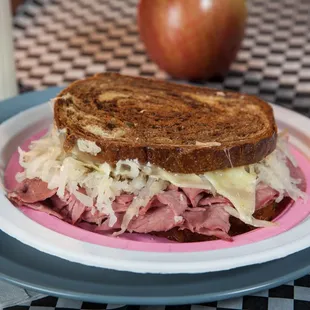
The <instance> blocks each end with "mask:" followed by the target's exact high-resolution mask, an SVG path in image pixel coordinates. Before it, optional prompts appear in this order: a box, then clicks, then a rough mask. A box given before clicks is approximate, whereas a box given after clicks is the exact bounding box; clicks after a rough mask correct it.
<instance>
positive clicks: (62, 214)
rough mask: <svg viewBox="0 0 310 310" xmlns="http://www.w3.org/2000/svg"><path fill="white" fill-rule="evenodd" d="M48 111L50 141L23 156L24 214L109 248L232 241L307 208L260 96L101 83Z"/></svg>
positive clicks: (102, 79) (67, 92)
mask: <svg viewBox="0 0 310 310" xmlns="http://www.w3.org/2000/svg"><path fill="white" fill-rule="evenodd" d="M52 101H53V112H54V122H53V125H52V127H51V129H50V130H49V131H48V132H47V133H46V135H44V136H43V137H41V138H40V139H39V140H36V141H33V142H32V143H31V145H30V146H29V149H28V150H21V149H19V155H20V157H19V163H20V165H21V167H23V171H22V172H20V173H18V174H17V175H16V179H17V180H18V182H19V184H18V186H17V188H15V189H14V190H13V191H10V192H8V194H7V195H8V198H9V199H10V200H11V201H12V202H13V203H14V204H15V205H16V206H18V207H19V206H26V207H29V208H32V209H35V210H39V211H42V212H46V213H48V214H50V215H51V216H56V217H58V218H59V219H61V220H64V221H66V222H69V223H70V224H72V225H77V226H79V227H81V228H83V229H88V230H90V231H93V232H98V233H101V234H106V235H109V236H114V237H120V236H121V235H122V234H124V233H126V234H128V233H129V234H135V233H137V234H149V235H152V236H160V237H164V238H168V239H171V240H174V241H178V242H192V241H206V240H213V239H223V240H227V241H232V240H233V238H232V237H233V236H235V235H237V234H240V233H244V232H247V231H250V230H252V229H256V228H263V227H269V226H273V225H276V224H275V223H274V222H273V220H274V219H275V218H276V217H277V216H278V215H279V214H280V213H281V212H282V211H283V210H284V209H285V208H286V207H288V206H289V205H291V202H292V201H296V200H297V199H305V198H306V194H305V181H304V177H303V174H302V171H301V170H300V168H299V167H298V166H297V163H296V161H295V159H294V157H293V156H292V154H291V153H290V151H289V145H288V136H287V134H285V133H280V134H278V130H277V126H276V123H275V119H274V115H273V110H272V107H271V106H269V105H268V104H267V103H266V102H264V101H263V100H261V99H259V98H257V97H255V96H249V95H244V94H238V93H234V92H228V91H218V90H214V89H209V88H206V87H194V86H187V85H181V84H173V83H169V82H166V81H159V80H152V79H145V78H140V77H129V76H123V75H119V74H115V73H105V74H97V75H95V76H93V77H90V78H86V79H84V80H78V81H75V82H73V83H72V84H71V85H69V86H68V87H66V88H65V89H64V90H62V91H61V92H60V93H59V94H58V95H57V97H56V98H54V99H53V100H52Z"/></svg>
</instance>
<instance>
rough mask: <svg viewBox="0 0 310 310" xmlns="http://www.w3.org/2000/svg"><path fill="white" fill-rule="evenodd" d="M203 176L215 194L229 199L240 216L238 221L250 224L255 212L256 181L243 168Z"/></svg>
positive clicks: (252, 175)
mask: <svg viewBox="0 0 310 310" xmlns="http://www.w3.org/2000/svg"><path fill="white" fill-rule="evenodd" d="M204 176H205V177H206V178H207V179H208V180H209V182H210V183H211V184H212V185H213V186H214V188H215V190H216V192H217V193H218V194H220V195H222V196H224V197H225V198H227V199H229V200H230V201H231V203H232V204H233V205H234V207H235V208H236V210H237V211H238V213H239V215H240V219H241V220H242V221H243V222H245V223H247V224H252V215H253V213H254V211H255V192H256V190H255V189H256V179H257V176H256V174H255V173H249V172H247V171H246V170H245V168H244V167H238V168H231V169H226V170H220V171H214V172H207V173H205V174H204Z"/></svg>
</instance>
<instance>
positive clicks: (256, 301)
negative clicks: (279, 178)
mask: <svg viewBox="0 0 310 310" xmlns="http://www.w3.org/2000/svg"><path fill="white" fill-rule="evenodd" d="M0 1H2V0H0ZM136 5H137V0H101V1H100V0H74V1H61V0H28V1H26V2H25V4H24V5H22V6H21V7H20V9H19V11H18V14H17V16H16V17H15V21H14V24H15V30H14V37H15V49H16V64H17V76H18V79H19V83H20V85H21V89H22V90H28V89H41V88H45V87H48V86H54V85H63V84H66V83H69V82H71V81H73V80H75V79H79V78H83V77H85V76H90V75H93V74H95V73H98V72H104V71H115V72H120V73H123V74H129V75H141V76H150V77H157V78H161V79H169V77H168V75H167V74H165V73H164V72H162V71H161V70H159V69H158V67H157V66H156V65H155V64H154V63H152V62H151V60H150V59H149V58H148V56H147V55H146V53H145V50H144V47H143V44H142V43H141V41H140V39H139V36H138V29H137V25H136ZM248 9H249V17H248V25H247V30H246V37H245V39H244V41H243V44H242V48H241V50H240V51H239V53H238V56H237V59H236V61H235V62H234V63H233V64H232V66H231V70H230V72H229V73H228V75H227V76H226V77H225V78H223V79H217V80H210V81H207V82H206V83H205V85H208V86H211V87H217V88H219V89H223V88H225V89H232V90H236V91H241V92H245V93H250V94H256V95H259V96H261V97H262V98H264V99H265V100H268V101H269V102H274V103H276V104H280V105H283V106H286V107H288V108H291V109H294V110H296V111H298V112H300V113H303V114H304V115H307V116H309V117H310V0H273V1H268V0H248ZM309 259H310V258H309ZM113 308H115V306H113V305H101V304H91V303H86V302H82V301H73V300H65V299H57V298H55V297H47V298H44V299H42V300H38V301H34V302H32V303H31V304H28V305H20V306H15V307H13V308H11V309H14V310H18V309H20V310H22V309H25V310H28V309H30V310H49V309H113ZM119 309H127V310H138V309H144V310H146V309H149V310H151V309H153V310H163V309H170V310H173V309H181V310H182V309H183V310H185V309H191V310H211V309H248V310H252V309H254V310H255V309H259V310H264V309H272V310H274V309H275V310H291V309H295V310H305V309H310V275H308V276H305V277H303V278H301V279H298V280H296V281H294V282H292V283H288V284H286V285H282V286H280V287H278V288H274V289H271V290H269V291H264V292H260V293H258V294H255V295H252V296H245V297H243V298H237V299H233V300H228V301H220V302H214V303H208V304H201V305H191V306H175V307H172V306H166V307H165V306H158V307H145V306H141V307H139V306H127V308H126V307H123V308H119Z"/></svg>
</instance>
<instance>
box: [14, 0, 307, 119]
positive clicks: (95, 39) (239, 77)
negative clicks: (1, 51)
mask: <svg viewBox="0 0 310 310" xmlns="http://www.w3.org/2000/svg"><path fill="white" fill-rule="evenodd" d="M137 1H138V0H91V1H89V0H74V1H61V0H32V1H26V4H25V5H23V6H22V7H21V8H20V10H19V12H18V15H17V16H16V18H15V48H16V63H17V76H18V78H19V80H20V81H21V82H22V84H23V85H25V86H28V87H33V88H36V89H38V88H42V87H47V86H51V85H62V84H64V83H68V82H71V81H73V80H75V79H79V78H82V77H84V76H89V75H93V74H94V73H97V72H103V71H116V72H120V73H124V74H129V75H142V76H151V77H157V78H163V79H165V78H168V76H167V75H166V74H165V73H164V72H162V71H160V70H159V69H158V67H157V66H156V65H155V64H154V63H152V62H151V61H150V59H149V58H148V57H147V55H146V54H145V50H144V47H143V44H142V43H141V41H140V39H139V36H138V28H137V25H136V5H137ZM247 2H248V9H249V18H248V25H247V31H246V37H245V39H244V41H243V45H242V48H241V50H240V51H239V54H238V57H237V59H236V61H235V62H234V63H233V64H232V66H231V70H230V72H229V74H228V75H227V76H226V77H225V78H224V79H223V80H217V81H209V82H207V83H206V85H209V86H213V87H218V88H226V89H233V90H236V91H242V92H246V93H251V94H257V95H259V96H261V97H263V98H264V99H266V100H268V101H269V102H275V103H277V104H282V105H285V106H288V107H290V108H293V109H295V110H297V111H299V112H301V113H304V114H306V115H308V116H310V108H309V107H310V104H309V102H310V1H309V0H274V1H268V0H247Z"/></svg>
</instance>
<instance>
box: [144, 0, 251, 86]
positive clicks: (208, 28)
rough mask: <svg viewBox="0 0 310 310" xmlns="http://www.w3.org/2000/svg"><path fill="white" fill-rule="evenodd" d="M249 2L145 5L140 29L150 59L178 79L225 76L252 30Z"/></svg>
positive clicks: (158, 0)
mask: <svg viewBox="0 0 310 310" xmlns="http://www.w3.org/2000/svg"><path fill="white" fill-rule="evenodd" d="M246 18H247V7H246V1H245V0H140V2H139V6H138V27H139V32H140V36H141V39H142V41H143V43H144V45H145V48H146V51H147V53H148V55H149V56H150V58H151V59H152V60H153V61H154V62H155V63H156V64H157V65H158V66H159V67H160V68H161V69H163V70H164V71H166V72H167V73H168V74H170V75H171V76H172V77H174V78H180V79H191V80H193V79H207V78H210V77H212V76H218V75H225V74H226V73H227V71H228V70H229V67H230V65H231V63H232V62H233V61H234V59H235V57H236V55H237V52H238V50H239V48H240V45H241V42H242V39H243V37H244V31H245V26H246Z"/></svg>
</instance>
